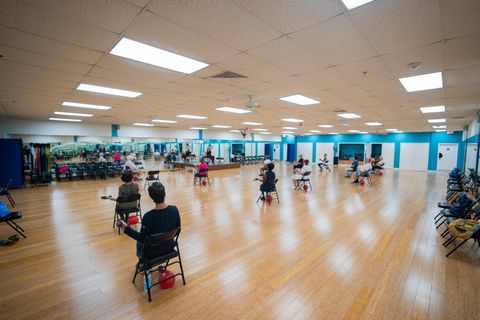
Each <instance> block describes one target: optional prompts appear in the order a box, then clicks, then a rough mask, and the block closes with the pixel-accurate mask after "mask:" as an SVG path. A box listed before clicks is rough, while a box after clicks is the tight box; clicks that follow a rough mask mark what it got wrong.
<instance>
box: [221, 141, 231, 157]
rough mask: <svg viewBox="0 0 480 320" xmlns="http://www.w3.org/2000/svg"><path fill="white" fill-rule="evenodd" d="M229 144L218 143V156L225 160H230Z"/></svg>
mask: <svg viewBox="0 0 480 320" xmlns="http://www.w3.org/2000/svg"><path fill="white" fill-rule="evenodd" d="M229 152H230V145H229V144H228V143H220V157H221V158H223V159H224V160H225V161H230V154H229Z"/></svg>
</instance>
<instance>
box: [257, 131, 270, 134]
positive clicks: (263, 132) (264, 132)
mask: <svg viewBox="0 0 480 320" xmlns="http://www.w3.org/2000/svg"><path fill="white" fill-rule="evenodd" d="M259 133H260V134H272V133H271V132H266V131H262V132H259Z"/></svg>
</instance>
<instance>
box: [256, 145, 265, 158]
mask: <svg viewBox="0 0 480 320" xmlns="http://www.w3.org/2000/svg"><path fill="white" fill-rule="evenodd" d="M257 144H258V149H257V156H263V155H265V143H261V142H259V143H257Z"/></svg>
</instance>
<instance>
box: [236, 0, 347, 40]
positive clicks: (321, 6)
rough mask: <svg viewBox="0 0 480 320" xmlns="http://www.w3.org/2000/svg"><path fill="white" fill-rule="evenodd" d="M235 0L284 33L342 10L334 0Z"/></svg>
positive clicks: (306, 25) (330, 16)
mask: <svg viewBox="0 0 480 320" xmlns="http://www.w3.org/2000/svg"><path fill="white" fill-rule="evenodd" d="M235 2H236V3H237V4H238V5H240V6H242V7H243V8H244V9H245V10H247V11H248V12H250V13H251V14H252V15H254V16H256V17H257V18H259V19H260V20H263V21H265V22H266V23H267V24H269V25H270V26H272V27H274V28H275V29H277V30H279V31H281V32H283V33H285V34H288V33H290V32H293V31H297V30H300V29H303V28H305V27H308V26H310V25H313V24H315V23H318V22H321V21H325V20H327V19H329V18H332V17H334V16H336V15H338V14H340V13H342V11H343V10H344V9H343V8H342V7H341V5H340V4H339V3H338V1H336V0H322V1H318V0H302V1H292V0H262V1H258V0H235Z"/></svg>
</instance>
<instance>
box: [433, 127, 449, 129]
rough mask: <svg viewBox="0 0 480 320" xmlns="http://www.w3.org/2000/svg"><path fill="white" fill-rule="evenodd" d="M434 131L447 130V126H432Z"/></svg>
mask: <svg viewBox="0 0 480 320" xmlns="http://www.w3.org/2000/svg"><path fill="white" fill-rule="evenodd" d="M432 128H433V129H446V128H447V126H432Z"/></svg>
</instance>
